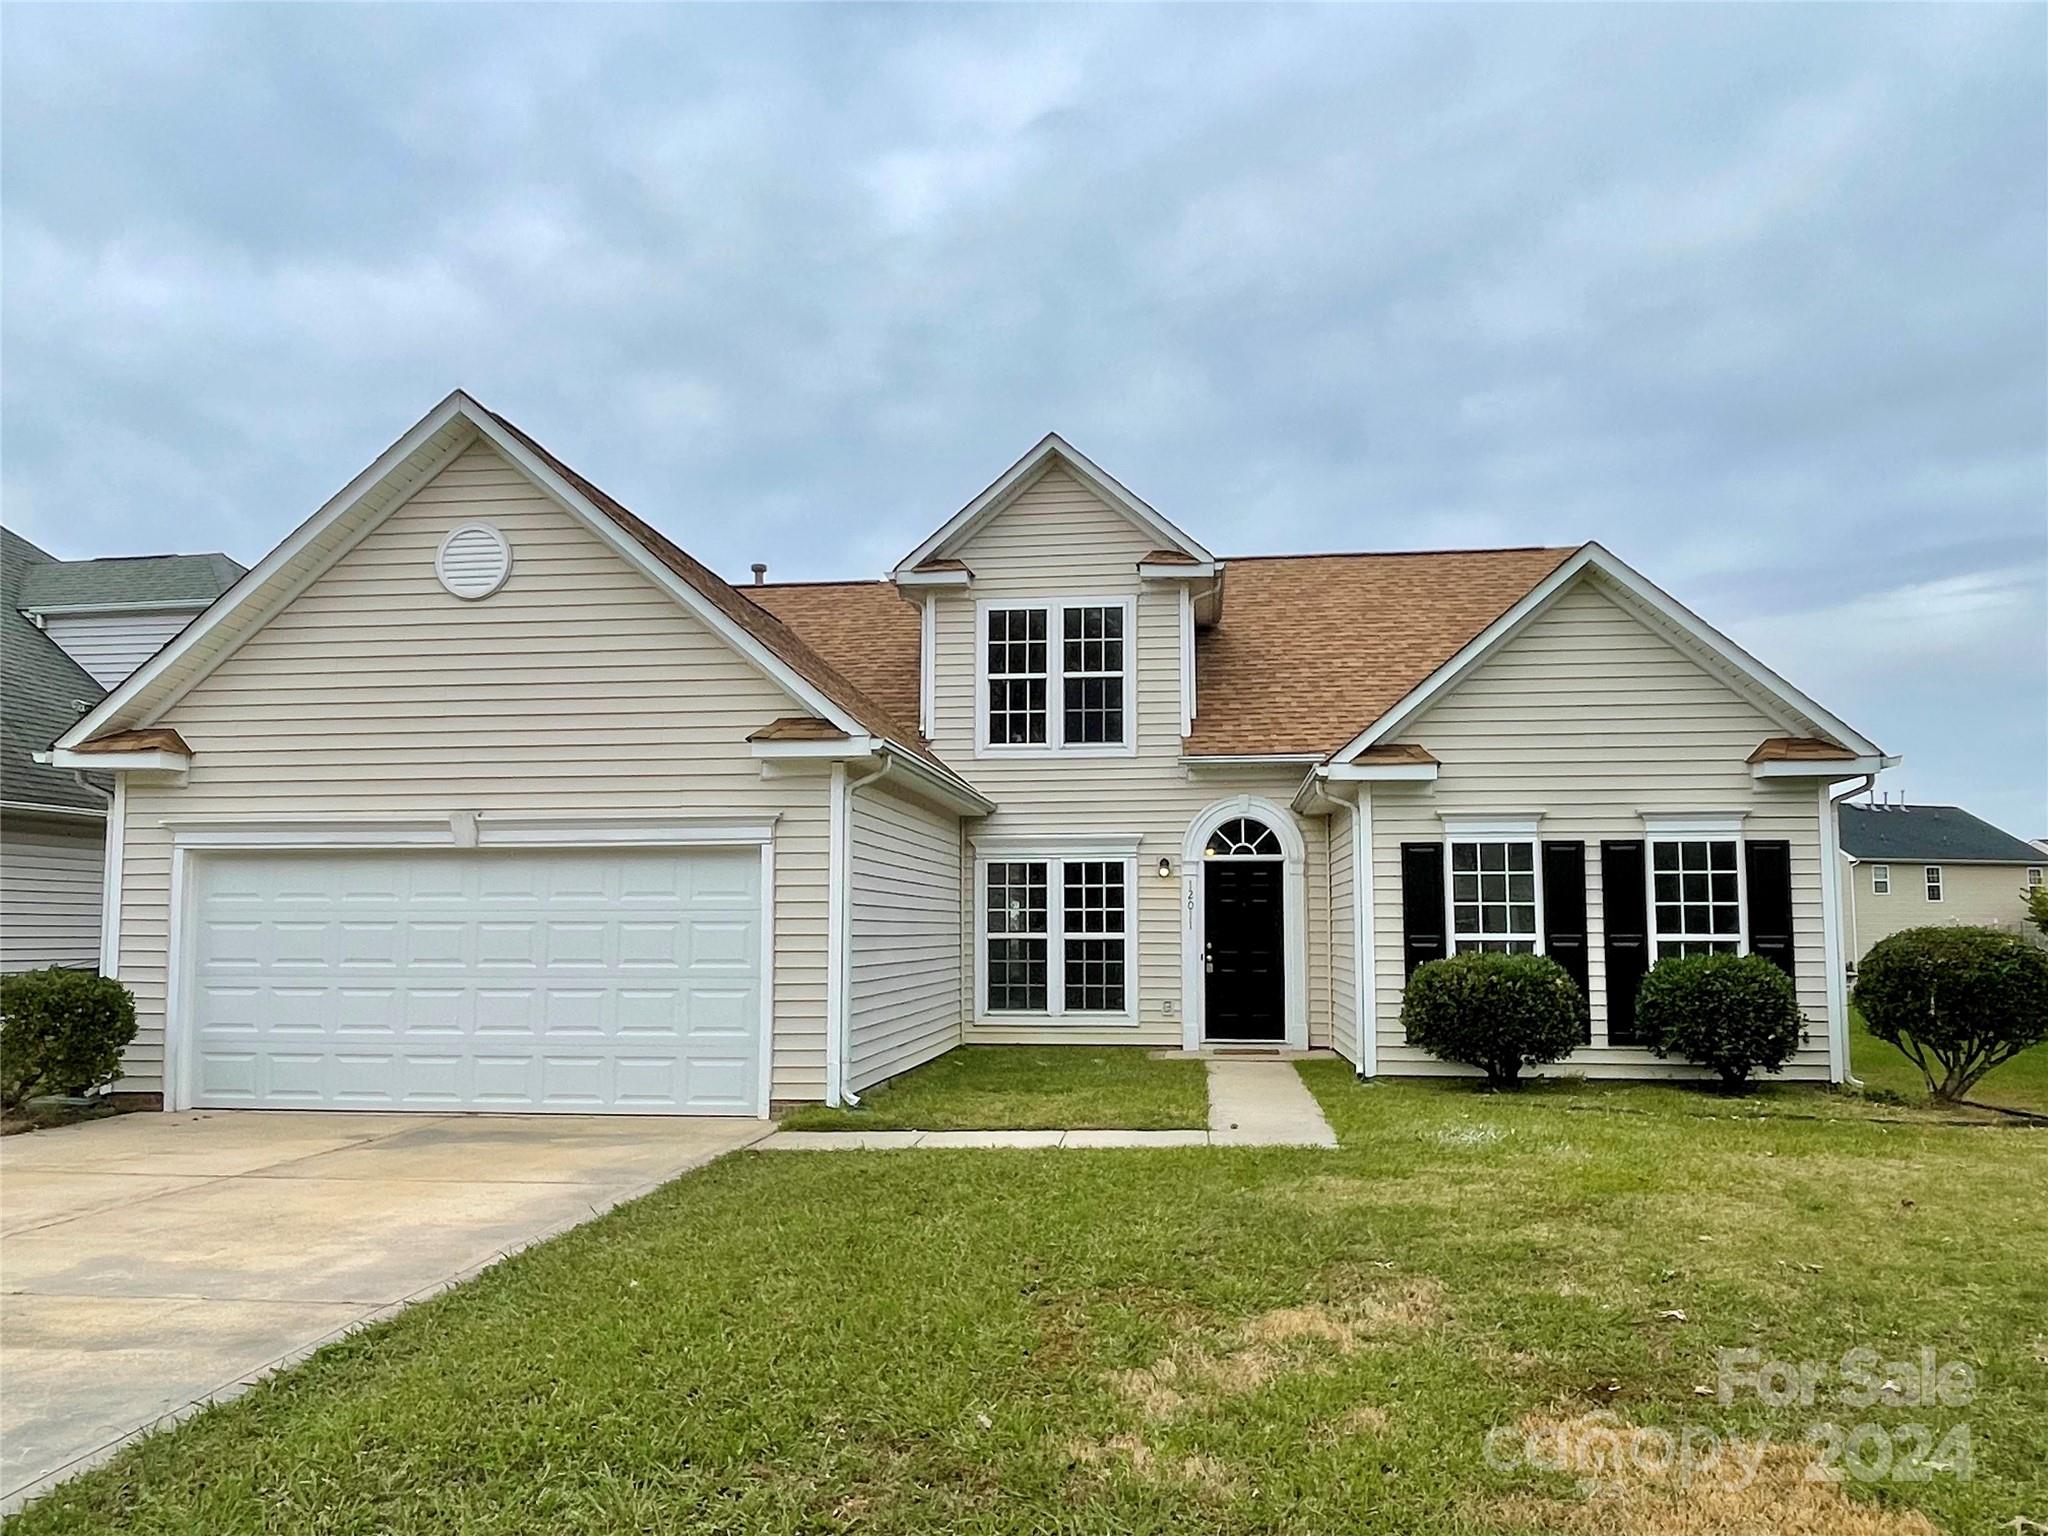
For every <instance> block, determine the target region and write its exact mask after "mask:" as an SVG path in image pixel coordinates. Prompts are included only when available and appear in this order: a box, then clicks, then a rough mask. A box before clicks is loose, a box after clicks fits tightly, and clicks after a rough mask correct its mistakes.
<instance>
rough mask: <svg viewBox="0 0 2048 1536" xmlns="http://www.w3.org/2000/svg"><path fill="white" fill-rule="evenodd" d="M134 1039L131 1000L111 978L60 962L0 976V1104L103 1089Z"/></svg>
mask: <svg viewBox="0 0 2048 1536" xmlns="http://www.w3.org/2000/svg"><path fill="white" fill-rule="evenodd" d="M134 1038H135V999H134V997H133V996H132V995H130V993H129V991H128V989H127V988H126V987H124V986H122V985H121V983H119V982H118V981H115V980H113V979H112V978H111V977H107V976H96V975H94V974H93V973H92V972H91V971H71V970H65V969H62V968H61V967H52V968H51V969H49V970H45V971H22V972H19V973H17V974H16V975H13V976H7V977H0V1106H4V1107H5V1108H8V1109H12V1108H14V1107H15V1106H16V1105H17V1104H20V1103H21V1102H22V1101H23V1100H25V1099H31V1098H34V1097H36V1096H37V1095H39V1094H46V1093H85V1092H89V1091H90V1090H92V1089H95V1088H104V1087H106V1086H107V1085H108V1084H110V1083H112V1082H113V1081H114V1079H115V1078H117V1077H119V1076H120V1075H121V1052H122V1051H123V1050H125V1049H126V1048H127V1045H128V1042H129V1041H131V1040H133V1039H134Z"/></svg>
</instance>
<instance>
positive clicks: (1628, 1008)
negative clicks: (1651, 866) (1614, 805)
mask: <svg viewBox="0 0 2048 1536" xmlns="http://www.w3.org/2000/svg"><path fill="white" fill-rule="evenodd" d="M1643 882H1644V869H1643V844H1642V840H1641V839H1640V838H1635V839H1631V840H1630V841H1627V842H1614V843H1602V844H1601V845H1600V919H1601V922H1602V924H1603V925H1604V926H1605V928H1606V930H1607V949H1606V955H1607V1040H1608V1043H1609V1044H1610V1045H1635V1044H1637V1043H1639V1042H1638V1040H1637V1038H1636V989H1637V988H1638V987H1640V986H1642V984H1643V976H1644V975H1645V973H1647V972H1648V971H1649V969H1650V914H1649V901H1648V898H1647V897H1646V896H1645V894H1644V890H1643Z"/></svg>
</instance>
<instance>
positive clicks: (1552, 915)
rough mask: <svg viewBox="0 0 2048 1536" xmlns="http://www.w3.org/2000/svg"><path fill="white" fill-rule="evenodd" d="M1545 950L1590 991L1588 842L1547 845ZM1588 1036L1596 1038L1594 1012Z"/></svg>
mask: <svg viewBox="0 0 2048 1536" xmlns="http://www.w3.org/2000/svg"><path fill="white" fill-rule="evenodd" d="M1543 952H1544V953H1545V954H1546V955H1548V956H1550V958H1551V959H1553V960H1555V961H1556V962H1557V963H1558V964H1559V965H1561V966H1563V967H1564V968H1565V970H1566V971H1568V972H1570V973H1571V978H1572V980H1573V981H1575V982H1577V983H1578V984H1579V996H1580V997H1582V998H1583V997H1585V996H1586V995H1587V993H1586V845H1585V844H1584V843H1545V844H1544V845H1543ZM1584 1028H1585V1034H1584V1037H1583V1038H1585V1039H1587V1040H1591V1039H1592V1038H1593V1016H1592V1014H1591V1013H1590V1012H1589V1013H1588V1014H1587V1015H1586V1023H1585V1026H1584Z"/></svg>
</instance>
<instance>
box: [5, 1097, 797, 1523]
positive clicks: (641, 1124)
mask: <svg viewBox="0 0 2048 1536" xmlns="http://www.w3.org/2000/svg"><path fill="white" fill-rule="evenodd" d="M767 1130H768V1127H767V1126H766V1125H764V1124H763V1123H762V1122H760V1121H758V1120H709V1119H683V1118H673V1117H640V1116H605V1117H584V1116H570V1115H421V1114H362V1113H356V1114H317V1113H301V1112H297V1111H278V1110H242V1111H236V1112H232V1113H210V1112H205V1111H193V1112H187V1113H179V1114H168V1115H166V1114H134V1115H122V1116H120V1117H118V1118H116V1119H112V1120H99V1121H94V1122H92V1123H90V1124H86V1125H72V1126H65V1127H63V1128H61V1129H58V1130H50V1131H36V1132H34V1133H32V1134H29V1135H24V1136H10V1137H8V1138H7V1139H6V1140H5V1141H4V1142H0V1291H4V1293H5V1294H4V1295H0V1380H4V1381H5V1382H6V1392H5V1394H4V1396H0V1513H5V1512H7V1511H10V1510H13V1509H15V1508H18V1507H19V1506H20V1505H21V1504H22V1503H23V1502H24V1501H25V1500H27V1499H28V1498H30V1497H32V1496H33V1495H34V1494H36V1493H38V1492H40V1491H41V1490H42V1489H44V1488H46V1487H48V1486H49V1485H50V1484H51V1483H52V1482H54V1481H56V1480H57V1479H59V1478H61V1477H66V1476H69V1475H71V1474H72V1473H74V1472H78V1471H81V1470H83V1469H84V1468H85V1467H87V1466H90V1465H92V1464H93V1463H94V1462H96V1461H100V1460H103V1459H104V1458H105V1457H106V1456H107V1455H108V1454H110V1453H111V1452H112V1451H113V1450H114V1449H115V1448H117V1447H118V1446H120V1445H122V1444H124V1443H125V1442H126V1441H128V1440H129V1439H132V1438H133V1437H134V1436H135V1435H136V1434H139V1433H140V1432H141V1431H143V1430H145V1429H149V1428H152V1427H154V1426H157V1425H160V1424H168V1423H173V1422H176V1421H177V1420H178V1419H181V1418H183V1417H185V1416H186V1415H187V1414H189V1413H191V1412H193V1411H194V1410H195V1409H196V1408H198V1407H199V1406H201V1405H202V1404H204V1403H207V1402H210V1401H219V1400H221V1399H223V1398H227V1397H232V1396H234V1395H235V1394H236V1393H238V1392H240V1391H242V1390H243V1389H244V1388H246V1387H247V1386H248V1385H249V1384H250V1383H252V1382H254V1381H256V1380H257V1379H259V1378H260V1377H262V1376H264V1375H267V1374H268V1373H269V1372H271V1371H273V1370H276V1369H277V1368H279V1367H280V1366H282V1365H287V1364H290V1363H291V1362H292V1361H294V1360H297V1359H299V1358H300V1357H302V1356H304V1355H307V1354H309V1353H311V1352H312V1351H313V1350H314V1349H317V1348H318V1347H319V1346H320V1345H322V1344H324V1343H326V1342H327V1341H328V1340H330V1339H333V1338H336V1337H339V1336H340V1335H341V1334H344V1333H347V1332H349V1331H351V1330H353V1329H355V1328H359V1327H361V1326H362V1325H363V1324H365V1323H368V1322H373V1321H375V1320H377V1319H378V1318H381V1317H385V1316H388V1315H390V1314H391V1313H393V1312H396V1311H397V1310H399V1309H400V1308H401V1307H404V1306H406V1305H408V1304H409V1303H411V1302H414V1301H417V1300H419V1299H421V1298H422V1297H425V1296H430V1295H432V1294H434V1293H435V1292H437V1291H440V1290H443V1289H445V1288H446V1287H447V1286H450V1285H453V1284H454V1283H455V1282H457V1281H459V1280H462V1279H464V1278H466V1277H467V1276H469V1275H472V1274H474V1273H476V1272H477V1271H478V1270H480V1269H482V1268H484V1267H486V1266H487V1265H489V1264H492V1263H494V1262H496V1261H497V1260H498V1259H499V1258H501V1257H503V1256H504V1255H505V1254H507V1253H511V1252H513V1251H515V1250H517V1249H520V1248H524V1247H526V1246H527V1245H528V1244H531V1243H535V1242H538V1241H540V1240H541V1239H542V1238H546V1237H551V1236H553V1235H554V1234H555V1233H557V1232H561V1231H565V1230H567V1229H568V1228H570V1227H573V1226H575V1225H577V1224H578V1223H580V1222H585V1221H588V1220H590V1218H591V1217H592V1216H594V1215H596V1214H597V1213H599V1212H600V1211H604V1210H608V1209H609V1208H610V1207H612V1206H614V1205H616V1204H618V1203H619V1202H620V1201H622V1200H627V1199H631V1198H632V1197H634V1196H635V1195H639V1194H642V1193H644V1192H646V1191H647V1190H650V1189H652V1188H654V1187H655V1186H656V1185H658V1184H662V1183H665V1182H667V1181H668V1180H669V1179H672V1178H674V1177H675V1176H676V1175H677V1174H680V1173H683V1172H685V1171H687V1170H689V1169H691V1168H695V1167H697V1166H699V1165H700V1164H703V1163H706V1162H709V1161H710V1160H711V1159H712V1158H714V1157H717V1156H719V1155H720V1154H722V1153H725V1152H730V1151H732V1150H733V1149H734V1148H736V1147H741V1146H745V1145H746V1144H747V1143H748V1142H750V1141H753V1140H755V1139H756V1138H758V1137H760V1136H761V1135H763V1134H765V1133H766V1131H767Z"/></svg>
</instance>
